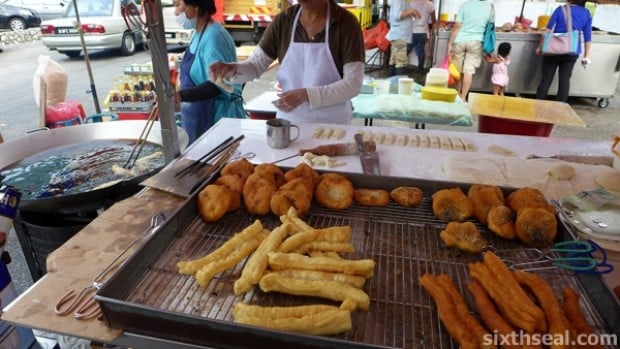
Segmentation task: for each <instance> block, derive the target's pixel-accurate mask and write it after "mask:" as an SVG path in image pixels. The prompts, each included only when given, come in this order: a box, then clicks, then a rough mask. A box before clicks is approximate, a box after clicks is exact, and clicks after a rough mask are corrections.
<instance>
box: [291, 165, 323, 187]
mask: <svg viewBox="0 0 620 349" xmlns="http://www.w3.org/2000/svg"><path fill="white" fill-rule="evenodd" d="M297 177H304V178H308V179H310V180H311V182H312V188H313V190H314V187H316V185H317V184H318V183H319V178H320V177H321V175H320V174H319V173H318V172H316V171H315V170H314V169H313V168H312V167H310V166H308V164H306V163H303V162H302V163H300V164H299V165H297V166H296V167H295V168H293V169H290V170H288V171H286V172H285V173H284V179H286V181H287V182H290V181H291V180H293V179H295V178H297Z"/></svg>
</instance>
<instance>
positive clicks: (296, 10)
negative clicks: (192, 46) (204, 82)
mask: <svg viewBox="0 0 620 349" xmlns="http://www.w3.org/2000/svg"><path fill="white" fill-rule="evenodd" d="M364 57H365V51H364V41H363V37H362V31H361V28H360V25H359V23H358V22H357V19H356V18H355V17H354V16H353V15H352V14H351V13H350V12H349V11H347V10H345V9H343V8H342V7H340V6H339V5H338V4H337V3H336V2H335V1H334V0H299V1H298V4H297V5H294V6H292V7H290V8H288V9H286V10H285V11H283V12H281V13H280V14H278V15H277V16H276V18H275V19H274V21H273V22H272V23H271V25H270V26H269V27H268V28H267V30H266V31H265V33H264V34H263V37H262V38H261V41H260V42H259V43H258V46H257V47H256V49H254V52H253V53H252V55H251V56H250V57H249V58H248V59H247V60H245V61H243V62H239V63H236V64H231V63H220V62H218V63H214V64H212V65H211V66H210V67H209V70H210V76H211V78H212V79H217V78H218V77H222V78H224V79H226V78H229V79H230V78H232V81H233V82H238V83H240V82H246V81H251V80H253V79H256V78H258V77H260V75H261V74H263V73H264V72H265V71H266V69H267V68H268V67H269V65H270V64H271V63H273V61H274V60H275V59H278V60H279V61H280V68H279V71H278V81H279V83H280V86H281V87H282V92H281V93H280V94H279V99H278V100H277V101H275V102H274V104H275V106H276V107H277V108H278V113H277V117H279V118H284V119H288V120H291V121H293V122H295V123H308V122H312V123H331V124H346V123H349V122H350V120H351V117H352V107H351V98H353V97H355V96H356V95H357V94H358V93H359V91H360V88H361V86H362V81H363V79H364V66H365V63H364Z"/></svg>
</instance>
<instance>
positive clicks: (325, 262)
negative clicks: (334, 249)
mask: <svg viewBox="0 0 620 349" xmlns="http://www.w3.org/2000/svg"><path fill="white" fill-rule="evenodd" d="M268 256H269V266H270V267H271V269H273V270H282V269H289V268H293V269H307V270H321V271H328V272H332V273H343V274H347V275H359V276H363V277H365V278H369V277H371V276H373V274H374V269H375V261H373V260H372V259H359V260H350V259H336V258H331V257H307V256H304V255H301V254H298V253H279V252H271V253H269V254H268Z"/></svg>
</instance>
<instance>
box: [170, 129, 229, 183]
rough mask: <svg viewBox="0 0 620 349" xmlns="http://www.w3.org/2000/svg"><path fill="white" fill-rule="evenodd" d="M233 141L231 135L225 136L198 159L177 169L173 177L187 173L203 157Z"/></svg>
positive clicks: (203, 159) (198, 163)
mask: <svg viewBox="0 0 620 349" xmlns="http://www.w3.org/2000/svg"><path fill="white" fill-rule="evenodd" d="M232 141H233V136H230V137H228V138H226V139H225V140H224V141H223V142H222V143H220V144H218V145H217V146H216V147H215V148H213V149H211V150H210V151H209V152H207V153H206V154H205V155H203V156H201V157H200V158H199V159H198V160H196V161H195V162H193V163H191V164H189V165H187V166H186V167H184V168H183V169H181V170H179V171H178V172H177V173H175V174H174V176H175V177H180V176H182V175H184V174H186V173H188V172H189V171H191V170H192V169H193V168H194V167H196V166H198V165H200V163H202V162H203V161H205V159H206V158H207V157H209V156H211V154H213V153H215V152H217V151H218V149H221V148H222V147H225V146H226V145H228V144H230V143H231V142H232Z"/></svg>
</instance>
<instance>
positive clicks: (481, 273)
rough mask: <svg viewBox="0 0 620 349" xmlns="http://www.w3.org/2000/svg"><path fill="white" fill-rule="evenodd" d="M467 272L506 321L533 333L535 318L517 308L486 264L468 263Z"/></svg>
mask: <svg viewBox="0 0 620 349" xmlns="http://www.w3.org/2000/svg"><path fill="white" fill-rule="evenodd" d="M469 274H470V275H471V277H472V278H473V279H474V280H477V281H478V282H480V284H481V285H482V287H484V289H485V290H486V291H487V292H488V294H489V296H490V297H491V299H493V300H494V301H495V304H497V308H498V309H499V311H500V312H501V313H502V314H503V315H504V317H505V318H506V320H508V322H510V323H511V324H513V325H514V326H516V327H518V328H521V329H524V330H525V331H526V332H528V333H533V331H534V329H535V328H536V319H535V318H534V317H532V316H531V315H530V314H528V313H526V312H524V311H522V310H521V309H519V306H518V305H517V304H515V302H514V301H513V300H512V299H511V298H510V294H509V293H508V291H507V290H506V289H505V288H504V287H502V285H501V284H500V281H498V280H497V279H496V278H494V277H493V274H492V273H491V271H490V270H489V268H488V267H487V266H486V264H484V263H480V262H477V263H470V264H469Z"/></svg>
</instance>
